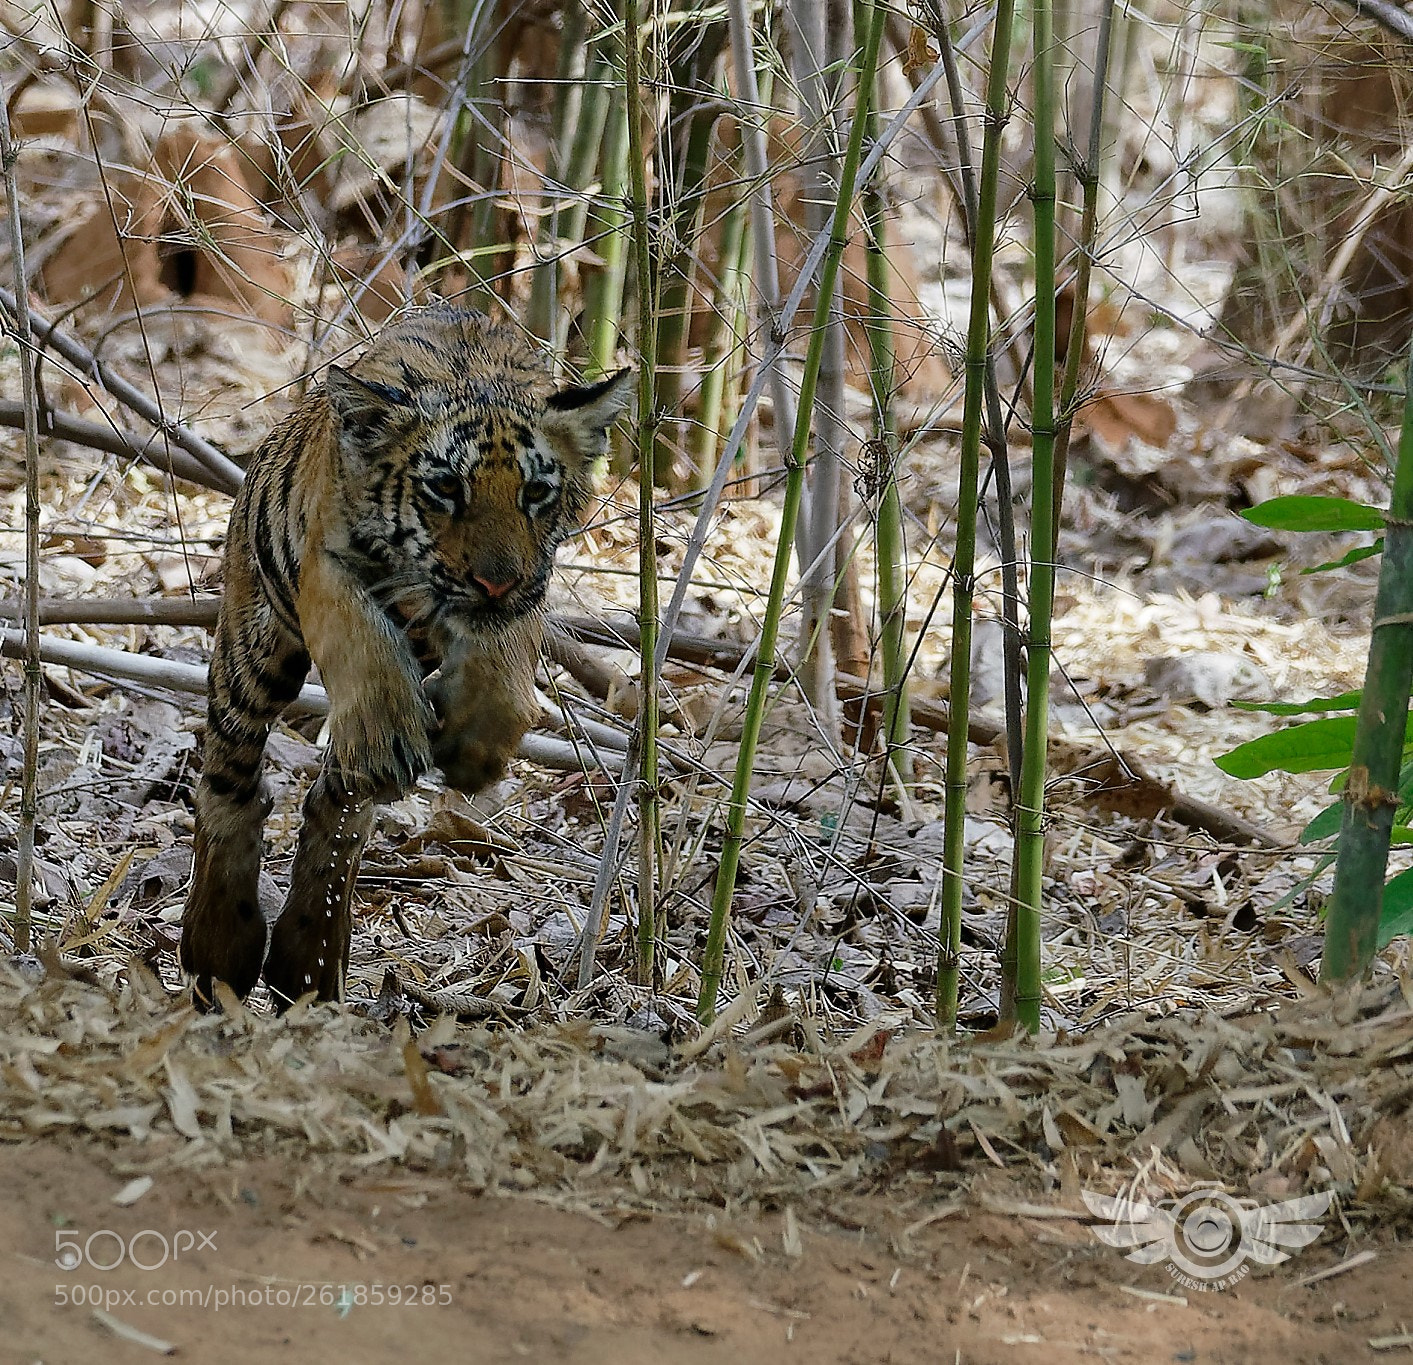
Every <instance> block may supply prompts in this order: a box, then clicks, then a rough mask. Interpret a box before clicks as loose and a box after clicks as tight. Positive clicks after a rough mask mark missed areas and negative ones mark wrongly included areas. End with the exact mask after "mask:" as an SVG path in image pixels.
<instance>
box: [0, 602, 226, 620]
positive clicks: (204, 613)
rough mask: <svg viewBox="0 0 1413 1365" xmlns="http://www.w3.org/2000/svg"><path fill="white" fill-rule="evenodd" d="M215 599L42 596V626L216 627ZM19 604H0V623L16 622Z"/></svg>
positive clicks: (217, 609) (219, 605)
mask: <svg viewBox="0 0 1413 1365" xmlns="http://www.w3.org/2000/svg"><path fill="white" fill-rule="evenodd" d="M220 609H221V599H220V598H219V597H198V598H195V599H192V598H190V597H44V598H41V599H40V602H39V624H40V625H42V626H207V627H211V626H214V625H215V624H216V613H217V612H218V611H220ZM19 619H20V604H19V603H18V602H0V621H18V620H19Z"/></svg>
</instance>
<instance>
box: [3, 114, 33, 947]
mask: <svg viewBox="0 0 1413 1365" xmlns="http://www.w3.org/2000/svg"><path fill="white" fill-rule="evenodd" d="M18 158H19V150H18V148H16V146H15V145H14V143H13V142H12V141H11V138H10V115H9V113H8V110H7V108H6V104H5V100H4V99H3V98H0V169H3V173H4V179H5V198H6V201H7V202H8V205H9V210H10V263H11V266H12V267H13V269H14V272H15V289H16V291H17V298H18V303H17V304H16V305H15V307H14V308H13V309H12V310H11V316H12V317H13V318H14V320H15V337H16V339H17V340H18V342H19V345H20V383H21V387H22V390H23V392H24V432H25V596H24V636H23V645H22V649H21V652H20V654H19V655H18V657H20V658H22V659H23V660H24V758H23V772H22V776H21V793H20V825H19V831H18V838H17V852H16V863H15V922H14V944H15V951H16V952H20V953H24V952H28V951H29V926H30V911H31V908H32V904H31V901H32V893H33V890H34V826H35V819H36V817H37V816H38V813H39V684H40V672H39V390H38V384H37V383H36V378H35V372H34V371H35V351H34V342H33V334H32V330H31V327H30V315H29V296H28V294H27V293H26V292H25V244H24V233H23V231H22V227H21V223H20V191H19V185H18V183H17V178H16V175H15V162H16V161H17V160H18Z"/></svg>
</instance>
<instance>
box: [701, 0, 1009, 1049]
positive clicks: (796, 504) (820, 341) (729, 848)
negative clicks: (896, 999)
mask: <svg viewBox="0 0 1413 1365" xmlns="http://www.w3.org/2000/svg"><path fill="white" fill-rule="evenodd" d="M1005 2H1006V0H1003V3H1005ZM860 9H861V12H866V13H867V15H868V30H867V37H866V38H865V40H864V49H863V55H862V57H861V58H860V61H859V69H858V87H857V90H858V93H857V95H856V98H855V106H854V118H853V122H852V124H851V125H850V128H849V145H848V148H847V150H846V151H845V153H844V162H843V165H842V167H841V168H840V173H839V196H838V199H837V201H836V202H835V205H834V221H833V224H832V227H831V236H830V241H829V248H828V250H827V252H826V253H825V257H824V262H823V265H822V266H821V268H820V276H819V284H818V287H817V290H816V295H815V307H814V325H813V327H812V329H811V331H810V344H809V349H808V351H807V352H806V354H805V368H804V373H803V375H802V376H801V379H800V398H799V403H798V406H797V408H796V414H795V428H794V438H793V440H792V441H791V445H790V452H789V457H788V459H787V461H786V476H785V500H784V505H783V507H782V508H781V513H780V536H779V539H778V540H777V542H776V546H775V563H774V567H773V569H772V571H771V577H770V592H769V596H768V597H767V599H766V607H765V615H764V619H763V620H762V622H761V634H760V641H759V643H758V645H757V647H756V664H755V671H754V673H753V675H752V677H751V692H750V697H749V698H748V700H747V703H746V710H745V715H744V717H743V721H742V732H741V743H740V747H739V749H738V750H737V754H736V771H735V775H734V778H733V781H732V784H731V800H730V805H729V808H728V812H727V823H726V837H725V839H724V840H723V842H722V846H721V863H720V866H719V867H718V869H717V874H716V887H715V890H714V892H713V895H712V903H711V921H710V924H709V925H708V927H707V941H706V947H705V949H704V950H703V953H702V980H701V990H700V992H699V994H698V996H697V1018H698V1019H700V1020H701V1021H702V1022H703V1023H707V1022H709V1021H710V1020H711V1019H712V1018H714V1017H715V1014H716V996H717V992H718V991H719V990H720V988H721V978H722V973H723V971H724V968H725V958H726V929H727V924H728V922H729V920H730V915H731V899H732V895H733V893H734V892H735V889H736V871H737V868H738V867H739V865H740V860H741V846H742V844H743V843H744V842H745V826H746V804H747V801H748V800H749V798H750V791H751V775H752V772H753V770H754V767H755V756H756V747H757V744H758V743H759V741H760V731H761V725H762V723H763V721H764V719H765V703H766V696H767V693H768V691H769V687H770V680H771V678H772V676H773V675H774V673H775V646H776V641H777V639H778V637H779V633H780V617H781V614H782V612H783V610H784V606H785V587H786V582H787V580H788V578H789V574H790V561H791V557H792V554H793V552H794V540H795V523H796V520H797V518H798V517H799V512H800V500H801V494H802V492H803V490H804V482H805V465H806V461H807V458H808V453H809V445H810V426H811V418H812V414H813V409H814V397H815V389H816V386H817V384H818V382H819V368H820V362H821V360H822V359H823V354H824V333H825V322H826V321H827V320H828V317H829V307H830V301H831V299H832V298H833V297H834V287H835V284H836V282H837V280H838V276H839V262H840V260H841V258H842V257H843V254H844V243H845V241H846V240H847V238H848V232H849V216H850V213H851V211H852V208H853V202H854V184H855V180H856V178H857V176H858V170H859V161H860V157H861V155H862V152H863V139H864V130H865V128H866V127H867V123H868V110H869V106H870V105H871V103H872V101H873V82H874V78H875V75H876V73H877V70H878V49H879V46H880V45H881V43H882V40H883V28H884V17H885V11H884V7H883V6H882V5H880V4H875V3H874V2H873V0H866V2H865V3H864V4H862V5H861V6H860Z"/></svg>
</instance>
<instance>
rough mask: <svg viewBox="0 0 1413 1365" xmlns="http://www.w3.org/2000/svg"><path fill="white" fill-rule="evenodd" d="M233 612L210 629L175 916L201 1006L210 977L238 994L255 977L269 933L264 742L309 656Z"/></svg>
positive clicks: (274, 629)
mask: <svg viewBox="0 0 1413 1365" xmlns="http://www.w3.org/2000/svg"><path fill="white" fill-rule="evenodd" d="M238 616H239V613H238V611H237V610H236V608H235V607H234V606H232V607H231V610H230V614H229V615H227V614H225V613H223V615H222V618H221V621H220V623H219V625H218V626H217V631H216V646H215V650H214V652H213V655H212V660H211V672H210V675H209V683H208V697H207V713H206V740H205V746H204V752H203V759H202V771H201V781H200V783H199V785H198V786H197V790H196V841H195V842H196V849H195V857H194V861H193V865H192V880H191V890H190V891H189V893H188V895H187V901H186V908H185V910H184V911H183V913H182V940H181V964H182V967H183V969H184V970H185V971H186V972H188V973H189V974H190V975H191V977H192V978H193V985H194V989H195V998H196V1002H197V1004H198V1005H201V1006H210V1005H211V1004H212V1003H214V1000H215V996H214V994H213V991H212V983H213V982H214V981H224V982H225V983H226V984H227V985H228V986H229V987H230V988H231V989H232V990H233V991H234V992H235V993H236V995H238V996H241V997H244V996H245V995H247V994H248V993H249V992H250V990H251V988H252V987H253V986H254V985H255V983H256V981H258V980H259V977H260V967H261V964H262V963H263V961H264V958H265V942H266V937H267V930H266V926H265V916H264V914H263V913H262V911H261V907H260V895H259V885H260V855H261V852H262V844H263V829H264V823H265V816H266V815H267V814H268V813H269V810H270V797H269V793H268V792H267V791H266V789H265V783H264V780H263V777H262V769H263V766H264V755H265V741H266V739H267V738H268V737H269V733H270V726H271V724H272V723H273V722H274V719H275V717H276V716H278V715H279V713H280V711H281V710H282V709H283V708H284V706H285V705H286V704H287V703H288V702H290V701H291V700H293V699H294V698H295V697H296V696H298V695H299V688H300V685H301V684H302V683H303V681H304V678H305V675H306V674H307V673H308V671H309V656H308V654H306V653H305V652H304V650H303V647H302V646H301V645H300V644H299V642H298V641H297V640H295V639H294V638H293V637H292V636H290V635H289V634H288V632H286V631H284V630H283V629H282V628H281V627H279V626H278V625H276V624H275V623H274V622H273V621H272V620H270V619H269V618H268V617H264V618H263V619H262V618H261V617H260V616H258V615H255V614H250V615H247V616H246V617H245V618H244V619H237V618H238ZM242 627H243V628H242Z"/></svg>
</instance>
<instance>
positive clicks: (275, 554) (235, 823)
mask: <svg viewBox="0 0 1413 1365" xmlns="http://www.w3.org/2000/svg"><path fill="white" fill-rule="evenodd" d="M631 383H632V380H631V375H630V374H629V372H628V371H626V370H625V371H621V372H619V373H618V374H616V375H613V376H612V377H611V378H608V379H605V380H604V381H602V382H601V383H597V384H591V385H588V386H585V387H569V388H556V387H555V386H554V384H553V382H552V380H551V378H550V374H549V371H548V369H547V367H546V365H545V362H544V360H543V359H542V357H541V356H540V355H539V353H538V352H537V351H536V350H535V349H534V347H533V346H532V345H531V344H530V343H528V342H527V341H526V340H525V339H523V338H522V337H521V336H520V335H519V334H518V333H516V332H514V331H512V330H510V329H508V328H505V327H501V326H495V325H493V324H492V323H491V322H490V321H489V320H488V319H487V318H485V317H484V316H482V315H481V314H479V313H473V312H467V311H464V310H460V309H456V308H451V307H446V306H436V307H431V308H424V309H419V310H417V311H414V312H410V313H408V314H406V315H405V316H404V317H403V318H402V319H401V320H399V321H397V322H395V323H393V324H391V325H389V326H388V327H386V328H385V329H384V330H383V331H382V332H381V333H380V334H379V335H378V336H377V337H376V338H375V340H374V341H373V343H372V344H371V345H370V346H369V347H368V349H367V350H366V351H364V353H363V354H362V356H361V357H360V358H359V359H358V360H357V361H355V362H354V363H353V364H352V365H350V366H349V367H348V368H346V369H343V368H340V367H338V366H336V365H335V366H330V368H329V370H328V372H327V374H326V375H325V378H324V383H323V386H322V388H319V389H316V390H314V391H313V392H312V393H311V394H310V395H309V396H308V397H307V398H306V399H305V400H304V402H303V403H301V404H300V406H299V407H298V408H297V409H296V410H295V411H294V412H293V413H292V414H291V415H290V416H289V417H288V418H287V419H286V420H285V421H283V422H282V423H280V425H279V426H277V427H276V428H275V429H274V430H273V431H272V432H271V433H270V435H269V436H268V437H267V438H266V440H265V442H264V443H263V444H262V445H261V446H260V448H259V450H258V451H257V452H256V453H255V455H254V457H253V459H252V460H251V463H250V468H249V471H248V475H247V478H246V481H245V484H244V486H243V487H242V489H241V491H240V493H239V494H238V495H237V497H236V500H235V506H234V507H233V509H232V511H231V521H230V532H229V535H228V537H227V541H226V552H225V595H224V597H223V599H222V602H221V612H220V619H219V621H218V623H217V626H216V641H215V648H214V653H213V656H212V660H211V669H210V679H209V685H208V705H207V724H206V739H205V753H204V760H203V766H202V776H201V781H200V784H199V786H198V788H197V791H196V851H195V862H194V867H193V872H192V883H191V890H190V893H189V895H188V897H187V902H186V908H185V911H184V913H183V916H182V938H181V964H182V967H183V968H184V969H185V970H186V971H187V972H188V973H190V975H191V977H192V978H193V983H194V989H195V995H196V1000H197V1002H198V1004H201V1005H203V1006H209V1005H210V1004H211V1003H212V1002H213V999H214V997H213V994H212V982H213V981H215V980H221V981H224V982H226V983H227V984H228V985H229V986H230V987H231V989H232V990H234V991H235V993H236V994H237V995H238V996H242V997H243V996H244V995H246V994H247V993H248V992H249V991H250V990H251V988H252V987H253V986H254V985H255V983H256V981H257V980H258V979H259V977H260V974H261V969H262V966H263V969H264V975H265V981H266V983H267V984H268V985H269V987H270V989H271V990H272V991H273V992H274V996H275V1000H276V1002H277V1006H278V1007H279V1008H281V1009H284V1008H287V1007H288V1006H289V1004H290V1003H292V1002H293V1001H295V1000H297V999H298V998H299V997H300V996H302V995H304V994H306V993H308V992H310V991H313V992H315V993H316V994H317V996H318V998H319V999H321V1000H332V999H337V998H338V997H339V994H340V990H341V986H342V982H343V976H344V973H345V972H346V970H347V967H348V951H349V937H350V931H351V925H352V912H351V897H352V888H353V880H354V877H355V875H356V873H357V869H358V861H359V858H360V856H361V854H362V851H363V846H364V844H365V843H366V841H367V838H368V835H369V832H370V830H371V828H372V823H373V807H374V804H375V803H376V802H380V801H389V800H392V799H395V798H396V797H398V796H400V795H402V794H403V793H404V792H406V791H407V790H408V789H409V788H410V787H411V786H412V785H413V784H414V783H415V782H416V781H417V779H418V777H420V776H421V775H422V774H423V773H425V772H427V771H428V769H430V768H431V767H433V766H434V765H435V766H436V767H439V768H440V769H441V770H442V773H443V775H444V776H445V778H446V780H447V782H448V783H449V784H450V785H452V786H454V787H457V788H459V789H461V790H462V791H466V792H474V791H476V790H478V789H479V788H481V787H484V786H485V785H486V784H487V783H489V782H491V781H493V780H494V779H495V778H497V777H498V776H499V775H500V774H501V773H502V772H503V771H504V768H505V762H506V759H507V758H508V757H509V756H510V755H511V754H512V753H514V751H515V748H516V745H517V744H518V743H519V741H520V739H521V737H522V736H523V735H524V733H525V731H526V730H527V729H528V728H529V727H530V725H531V724H532V723H533V722H534V721H535V720H536V719H537V717H538V714H539V707H538V705H537V703H536V701H535V694H534V685H533V684H534V672H535V665H536V661H537V658H538V655H539V644H540V628H541V617H542V613H543V605H544V600H545V589H546V585H547V583H548V580H549V576H550V571H551V568H552V566H553V560H554V553H555V550H556V548H557V547H558V546H559V544H560V542H561V541H563V540H564V539H565V537H566V536H567V535H569V534H570V533H571V532H572V531H573V530H574V529H575V528H576V527H577V525H578V522H579V518H580V517H581V516H582V514H583V512H584V510H585V508H586V507H587V505H588V501H589V497H590V491H591V490H590V479H591V474H592V466H593V463H594V460H595V459H596V458H597V457H598V456H599V455H601V454H602V453H603V451H604V449H605V446H606V444H607V435H608V428H609V426H610V425H611V423H612V422H613V421H614V419H615V418H616V417H617V416H618V414H619V413H620V412H622V411H623V409H624V408H625V407H626V406H627V403H628V399H629V392H630V388H631ZM311 660H312V661H313V662H314V663H315V664H317V665H318V667H319V673H320V676H321V678H322V680H323V683H324V686H325V688H326V689H327V690H328V693H329V699H330V718H329V726H328V745H327V749H326V751H325V755H324V759H323V763H322V766H321V768H320V771H319V774H318V776H317V778H316V779H315V781H314V784H313V786H312V787H311V788H310V790H309V794H308V796H307V798H306V800H305V802H304V815H303V825H302V828H301V831H300V836H299V845H298V849H297V851H296V853H295V858H294V867H293V870H292V872H291V875H290V882H289V892H288V895H287V896H286V898H285V902H284V907H283V909H282V910H281V911H280V914H279V917H278V919H277V920H276V921H275V924H274V929H273V931H272V932H270V931H267V927H266V919H265V916H264V915H263V914H262V912H261V907H260V900H259V895H258V883H259V877H260V856H261V849H262V828H263V825H264V820H265V816H266V815H267V814H268V813H269V810H270V806H271V801H270V797H269V795H268V793H267V791H266V788H265V784H264V781H263V779H262V776H261V772H262V767H263V762H264V750H265V741H266V738H267V737H268V735H269V733H270V726H271V724H272V723H273V722H274V720H275V717H276V716H277V715H278V714H279V712H280V711H281V709H282V708H283V707H284V706H285V705H286V704H287V703H289V702H290V701H291V700H293V699H294V697H295V696H297V695H298V693H299V689H300V687H301V685H302V684H303V682H304V679H305V676H306V674H307V673H308V671H309V666H310V661H311ZM267 935H268V951H267Z"/></svg>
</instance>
